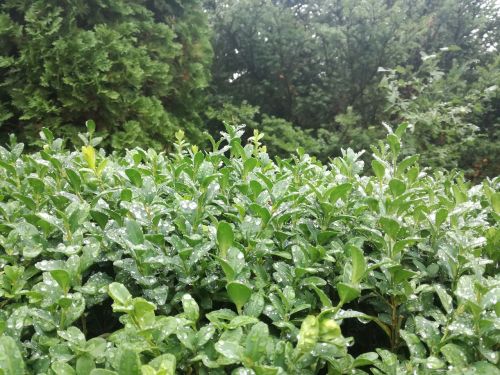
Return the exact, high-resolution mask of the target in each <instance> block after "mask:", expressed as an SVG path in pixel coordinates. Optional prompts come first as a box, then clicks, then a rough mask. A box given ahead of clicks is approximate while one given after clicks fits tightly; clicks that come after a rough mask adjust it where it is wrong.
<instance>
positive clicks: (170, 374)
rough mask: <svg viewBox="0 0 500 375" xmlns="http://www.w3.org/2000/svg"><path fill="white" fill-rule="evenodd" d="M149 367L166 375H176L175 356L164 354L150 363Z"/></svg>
mask: <svg viewBox="0 0 500 375" xmlns="http://www.w3.org/2000/svg"><path fill="white" fill-rule="evenodd" d="M149 365H150V366H151V367H153V368H154V369H155V370H157V371H162V370H163V371H164V373H161V374H164V375H174V374H175V368H176V360H175V356H174V355H172V354H162V355H160V356H158V357H156V358H154V359H153V360H151V362H149Z"/></svg>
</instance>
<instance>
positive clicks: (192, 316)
mask: <svg viewBox="0 0 500 375" xmlns="http://www.w3.org/2000/svg"><path fill="white" fill-rule="evenodd" d="M182 309H183V310H184V316H185V317H186V318H187V319H189V320H191V321H193V322H196V321H197V320H198V318H199V317H200V308H199V307H198V304H197V303H196V301H195V300H194V299H193V297H191V295H190V294H184V295H183V296H182Z"/></svg>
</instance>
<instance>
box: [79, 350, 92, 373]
mask: <svg viewBox="0 0 500 375" xmlns="http://www.w3.org/2000/svg"><path fill="white" fill-rule="evenodd" d="M94 368H95V363H94V359H93V358H92V356H91V355H90V354H84V355H82V356H80V357H78V359H77V360H76V374H77V375H90V373H91V372H92V370H93V369H94Z"/></svg>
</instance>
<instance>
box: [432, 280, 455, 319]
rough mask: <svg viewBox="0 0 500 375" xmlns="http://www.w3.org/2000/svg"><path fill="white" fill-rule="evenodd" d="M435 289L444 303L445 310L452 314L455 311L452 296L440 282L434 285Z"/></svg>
mask: <svg viewBox="0 0 500 375" xmlns="http://www.w3.org/2000/svg"><path fill="white" fill-rule="evenodd" d="M434 290H435V291H436V293H437V295H438V297H439V300H440V301H441V304H442V305H443V307H444V309H445V311H446V312H447V313H448V314H451V312H452V311H453V299H452V298H451V296H450V295H449V294H448V293H447V292H446V290H445V289H444V288H443V287H442V286H441V285H439V284H436V285H434Z"/></svg>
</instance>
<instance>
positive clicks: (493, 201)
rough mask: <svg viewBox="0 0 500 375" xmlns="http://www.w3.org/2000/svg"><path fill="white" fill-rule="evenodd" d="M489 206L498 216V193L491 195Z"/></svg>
mask: <svg viewBox="0 0 500 375" xmlns="http://www.w3.org/2000/svg"><path fill="white" fill-rule="evenodd" d="M491 206H492V207H493V211H494V212H495V213H496V214H499V215H500V192H496V193H493V194H492V195H491Z"/></svg>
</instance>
